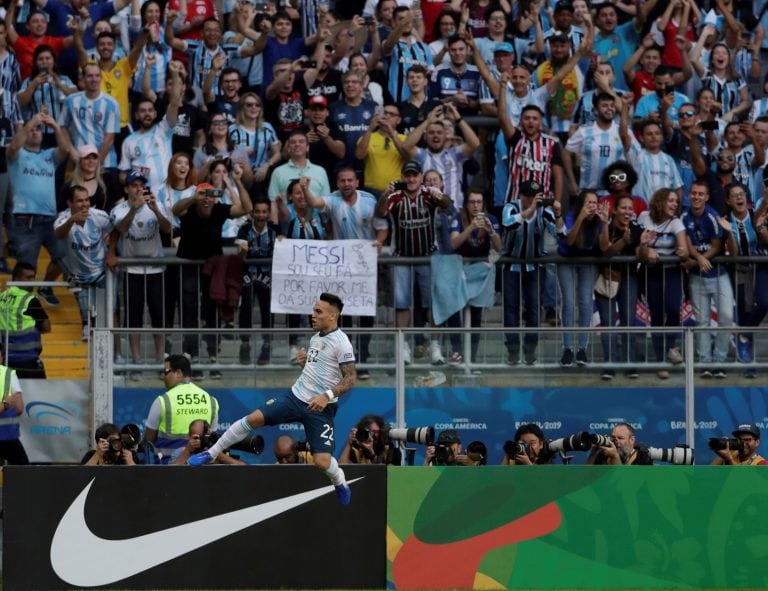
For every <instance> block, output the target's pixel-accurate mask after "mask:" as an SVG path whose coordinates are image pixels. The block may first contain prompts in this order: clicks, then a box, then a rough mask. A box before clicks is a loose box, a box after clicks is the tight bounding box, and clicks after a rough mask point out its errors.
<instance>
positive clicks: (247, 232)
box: [235, 199, 282, 365]
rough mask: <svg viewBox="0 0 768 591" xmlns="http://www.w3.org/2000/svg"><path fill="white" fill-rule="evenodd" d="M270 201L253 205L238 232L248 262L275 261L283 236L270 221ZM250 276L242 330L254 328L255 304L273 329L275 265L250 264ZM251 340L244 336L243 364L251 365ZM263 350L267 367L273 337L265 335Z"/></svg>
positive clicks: (244, 297) (264, 325)
mask: <svg viewBox="0 0 768 591" xmlns="http://www.w3.org/2000/svg"><path fill="white" fill-rule="evenodd" d="M269 207H270V205H269V201H268V200H265V199H258V200H256V201H254V203H253V209H252V210H251V219H250V220H249V221H248V222H246V223H245V224H243V225H242V226H240V229H239V230H238V231H237V238H236V239H235V245H237V248H238V252H239V253H241V255H242V256H243V257H244V258H247V259H264V258H272V253H273V252H274V249H275V241H276V240H277V239H278V236H280V235H282V230H280V228H279V227H277V226H274V225H273V224H271V223H270V222H269ZM246 277H247V278H248V280H247V281H246V280H245V278H244V279H243V291H242V294H241V301H240V316H239V326H240V328H251V327H252V326H253V304H254V301H256V302H258V304H259V314H260V317H261V328H262V330H263V329H268V328H272V314H271V313H270V296H271V293H272V266H271V265H270V264H269V263H267V264H264V263H251V264H249V265H248V270H247V274H246ZM250 339H251V337H250V336H249V335H243V336H241V337H240V343H241V344H240V354H239V357H240V363H242V364H243V365H247V364H249V363H251V345H250ZM261 342H262V344H261V350H260V352H259V357H258V359H257V360H256V363H257V365H267V364H268V363H269V361H270V352H271V346H272V335H270V334H269V333H264V334H263V335H262V341H261Z"/></svg>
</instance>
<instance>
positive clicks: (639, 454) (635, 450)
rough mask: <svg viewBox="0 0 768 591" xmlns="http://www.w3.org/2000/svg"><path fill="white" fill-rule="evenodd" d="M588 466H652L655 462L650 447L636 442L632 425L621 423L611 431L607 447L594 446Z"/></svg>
mask: <svg viewBox="0 0 768 591" xmlns="http://www.w3.org/2000/svg"><path fill="white" fill-rule="evenodd" d="M587 464H597V465H606V464H607V465H612V466H621V465H625V466H628V465H632V466H651V465H653V460H652V459H651V456H650V455H649V451H648V447H647V446H645V445H643V444H638V443H637V442H636V441H635V430H634V429H633V428H632V425H629V424H627V423H619V424H618V425H616V426H615V427H614V428H613V431H611V438H610V439H609V440H608V442H607V444H606V445H593V446H592V451H591V452H590V454H589V457H588V458H587Z"/></svg>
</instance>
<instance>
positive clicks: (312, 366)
mask: <svg viewBox="0 0 768 591" xmlns="http://www.w3.org/2000/svg"><path fill="white" fill-rule="evenodd" d="M354 362H355V352H354V350H353V349H352V343H350V342H349V338H348V337H347V335H346V334H344V333H343V332H342V331H341V329H339V328H337V329H335V330H332V331H331V332H328V333H325V334H323V333H320V332H316V333H315V334H314V335H312V338H311V339H309V347H307V362H306V363H305V364H304V369H303V370H302V372H301V375H300V376H299V379H298V380H296V383H295V384H294V385H293V387H292V388H291V391H292V392H293V395H294V396H296V398H298V399H299V400H301V401H302V402H306V403H309V402H310V401H311V400H312V399H313V398H314V397H315V396H317V395H318V394H322V393H323V392H325V391H326V390H330V389H332V388H333V387H334V386H335V385H336V384H338V383H339V381H341V366H342V365H346V364H347V363H354ZM331 404H335V401H334V402H332V403H331Z"/></svg>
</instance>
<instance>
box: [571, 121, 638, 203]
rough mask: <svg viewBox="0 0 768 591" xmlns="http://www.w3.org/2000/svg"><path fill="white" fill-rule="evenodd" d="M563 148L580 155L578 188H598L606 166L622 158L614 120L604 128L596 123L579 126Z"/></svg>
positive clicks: (622, 145) (622, 150)
mask: <svg viewBox="0 0 768 591" xmlns="http://www.w3.org/2000/svg"><path fill="white" fill-rule="evenodd" d="M565 149H566V150H568V151H569V152H573V153H574V154H578V155H579V156H581V178H580V179H579V188H580V189H587V188H589V189H596V188H598V187H599V186H600V178H601V177H602V175H603V170H605V168H606V166H608V165H609V164H610V163H611V162H614V161H616V160H624V144H623V143H622V142H621V137H620V136H619V126H618V125H617V124H616V122H615V121H612V122H611V126H610V127H609V128H608V129H606V130H603V129H601V128H600V127H599V126H598V125H597V123H592V124H591V125H587V126H585V127H579V128H578V129H577V130H576V133H574V134H573V135H572V136H571V137H569V138H568V143H567V144H566V145H565Z"/></svg>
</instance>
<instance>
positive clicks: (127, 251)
mask: <svg viewBox="0 0 768 591" xmlns="http://www.w3.org/2000/svg"><path fill="white" fill-rule="evenodd" d="M131 209H132V206H131V204H130V203H129V202H128V201H123V202H122V203H119V204H118V205H115V207H113V208H112V211H111V212H110V214H109V216H110V219H111V222H112V225H113V226H117V224H118V223H119V222H121V221H122V220H123V219H125V216H127V215H128V213H129V212H130V211H131ZM157 209H158V210H159V211H160V214H161V215H162V216H163V217H164V218H165V219H167V220H170V217H171V216H170V214H169V213H168V211H166V209H165V205H164V204H163V202H162V201H160V200H159V199H158V200H157ZM117 247H118V252H119V253H120V256H122V257H126V258H134V257H135V258H139V257H142V258H155V259H161V258H163V257H164V256H165V251H164V250H163V241H162V240H161V239H160V221H159V220H158V219H157V215H155V212H154V211H152V210H151V209H150V208H149V205H146V204H144V205H142V206H141V207H140V208H139V210H138V211H137V212H136V213H135V215H134V217H133V223H132V224H131V225H130V227H129V228H128V230H127V231H126V232H121V233H120V239H119V240H118V242H117ZM126 270H127V272H128V273H134V274H140V275H144V274H152V273H162V272H163V270H165V267H163V266H158V265H153V266H149V265H132V266H129V267H128V268H127V269H126Z"/></svg>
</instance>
